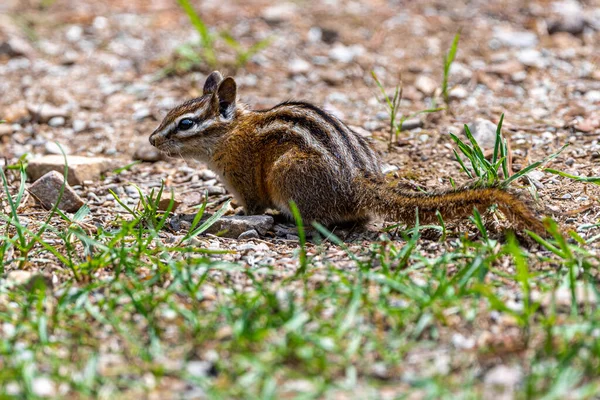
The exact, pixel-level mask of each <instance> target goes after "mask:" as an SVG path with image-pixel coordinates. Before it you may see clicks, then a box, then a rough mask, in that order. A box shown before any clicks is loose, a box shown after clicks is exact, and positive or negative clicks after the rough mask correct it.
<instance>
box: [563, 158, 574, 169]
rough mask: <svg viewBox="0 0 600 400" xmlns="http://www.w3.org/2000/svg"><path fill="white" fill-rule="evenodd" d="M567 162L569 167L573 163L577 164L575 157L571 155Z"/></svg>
mask: <svg viewBox="0 0 600 400" xmlns="http://www.w3.org/2000/svg"><path fill="white" fill-rule="evenodd" d="M565 164H566V165H567V166H569V167H572V166H573V164H575V159H573V157H569V158H567V160H566V161H565Z"/></svg>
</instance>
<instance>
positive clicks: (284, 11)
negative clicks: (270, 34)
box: [262, 3, 298, 24]
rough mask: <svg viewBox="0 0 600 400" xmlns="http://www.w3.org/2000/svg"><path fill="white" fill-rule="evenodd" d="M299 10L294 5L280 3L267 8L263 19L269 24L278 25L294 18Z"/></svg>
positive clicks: (263, 13)
mask: <svg viewBox="0 0 600 400" xmlns="http://www.w3.org/2000/svg"><path fill="white" fill-rule="evenodd" d="M297 8H298V7H297V6H296V5H295V4H294V3H279V4H277V5H273V6H270V7H267V8H265V9H264V10H263V12H262V17H263V18H264V20H265V21H267V22H269V23H272V24H278V23H281V22H284V21H289V20H291V19H292V18H294V16H295V15H296V13H297Z"/></svg>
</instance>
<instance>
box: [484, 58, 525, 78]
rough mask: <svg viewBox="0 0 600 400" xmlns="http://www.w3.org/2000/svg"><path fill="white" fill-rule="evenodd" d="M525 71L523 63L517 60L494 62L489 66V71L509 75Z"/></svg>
mask: <svg viewBox="0 0 600 400" xmlns="http://www.w3.org/2000/svg"><path fill="white" fill-rule="evenodd" d="M523 71H524V69H523V64H521V63H520V62H519V61H517V60H510V61H506V62H503V63H499V64H494V65H491V66H490V67H488V68H487V72H490V73H492V74H497V75H508V76H512V75H514V74H517V73H520V72H523Z"/></svg>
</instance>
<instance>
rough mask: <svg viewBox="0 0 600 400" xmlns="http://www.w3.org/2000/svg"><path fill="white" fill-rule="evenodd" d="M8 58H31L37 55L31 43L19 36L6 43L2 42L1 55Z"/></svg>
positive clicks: (0, 46)
mask: <svg viewBox="0 0 600 400" xmlns="http://www.w3.org/2000/svg"><path fill="white" fill-rule="evenodd" d="M3 54H5V55H7V56H8V57H31V56H33V55H34V54H35V50H34V48H33V47H32V46H31V45H30V44H29V42H28V41H27V40H25V39H23V38H20V37H18V36H11V37H9V38H8V39H7V40H6V41H0V55H3Z"/></svg>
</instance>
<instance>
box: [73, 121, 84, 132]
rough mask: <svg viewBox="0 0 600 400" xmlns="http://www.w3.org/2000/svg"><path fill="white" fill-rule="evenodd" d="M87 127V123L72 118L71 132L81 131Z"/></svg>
mask: <svg viewBox="0 0 600 400" xmlns="http://www.w3.org/2000/svg"><path fill="white" fill-rule="evenodd" d="M86 128H87V123H86V122H85V121H83V120H81V119H75V120H73V132H75V133H79V132H83V131H84V130H85V129H86Z"/></svg>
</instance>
